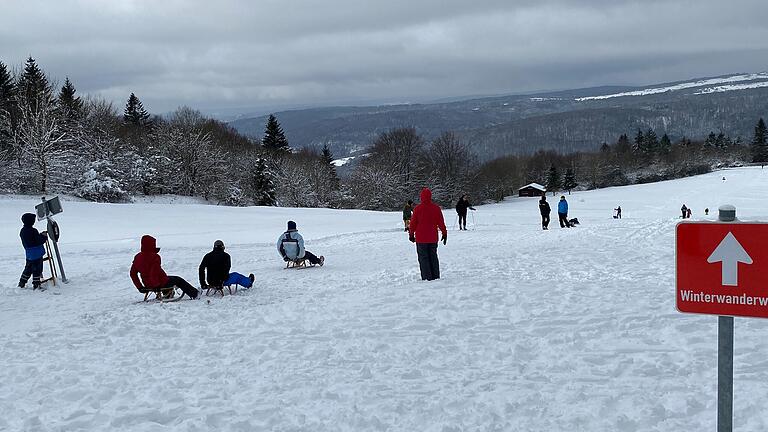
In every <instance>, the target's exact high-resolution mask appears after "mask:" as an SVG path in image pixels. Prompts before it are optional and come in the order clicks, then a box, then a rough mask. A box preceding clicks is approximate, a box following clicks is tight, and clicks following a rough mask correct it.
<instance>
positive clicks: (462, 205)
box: [456, 195, 475, 231]
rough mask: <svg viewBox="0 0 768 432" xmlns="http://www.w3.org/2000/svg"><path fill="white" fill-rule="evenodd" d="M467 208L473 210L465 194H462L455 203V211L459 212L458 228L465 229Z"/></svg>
mask: <svg viewBox="0 0 768 432" xmlns="http://www.w3.org/2000/svg"><path fill="white" fill-rule="evenodd" d="M467 209H469V210H472V211H475V208H474V207H472V203H471V202H469V197H468V196H467V195H462V196H461V198H459V201H458V202H457V203H456V213H458V214H459V230H464V231H466V230H467Z"/></svg>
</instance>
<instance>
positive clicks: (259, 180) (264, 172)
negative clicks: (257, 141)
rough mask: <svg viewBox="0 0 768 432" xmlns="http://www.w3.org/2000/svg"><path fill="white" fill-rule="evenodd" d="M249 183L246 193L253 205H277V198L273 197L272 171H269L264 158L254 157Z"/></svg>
mask: <svg viewBox="0 0 768 432" xmlns="http://www.w3.org/2000/svg"><path fill="white" fill-rule="evenodd" d="M250 183H251V184H250V188H249V190H248V193H249V194H250V195H251V198H252V199H253V203H254V204H255V205H258V206H276V205H277V198H275V185H274V182H273V181H272V173H271V172H270V171H269V169H268V167H267V161H266V160H265V159H264V158H258V159H256V163H255V165H254V167H253V171H252V177H251V179H250Z"/></svg>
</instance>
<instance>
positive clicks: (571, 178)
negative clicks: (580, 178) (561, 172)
mask: <svg viewBox="0 0 768 432" xmlns="http://www.w3.org/2000/svg"><path fill="white" fill-rule="evenodd" d="M578 185H579V184H578V183H577V182H576V173H574V172H573V168H568V169H567V170H565V179H563V189H565V190H567V191H568V195H570V194H571V190H573V189H575V188H576V186H578Z"/></svg>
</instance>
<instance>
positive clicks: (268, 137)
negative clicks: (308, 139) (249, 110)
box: [261, 114, 291, 151]
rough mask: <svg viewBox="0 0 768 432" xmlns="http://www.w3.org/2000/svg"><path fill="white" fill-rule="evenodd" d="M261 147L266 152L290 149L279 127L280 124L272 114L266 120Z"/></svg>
mask: <svg viewBox="0 0 768 432" xmlns="http://www.w3.org/2000/svg"><path fill="white" fill-rule="evenodd" d="M261 145H263V146H264V148H266V149H267V150H286V151H290V149H291V147H290V146H289V145H288V140H287V139H286V138H285V133H283V128H282V127H280V123H279V122H278V121H277V117H275V115H274V114H270V115H269V118H268V119H267V126H266V127H265V129H264V139H262V140H261Z"/></svg>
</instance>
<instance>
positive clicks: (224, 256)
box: [198, 240, 255, 289]
mask: <svg viewBox="0 0 768 432" xmlns="http://www.w3.org/2000/svg"><path fill="white" fill-rule="evenodd" d="M231 268H232V259H231V258H230V257H229V254H228V253H226V252H224V242H223V241H221V240H216V241H215V242H213V250H212V251H210V252H208V253H207V254H205V256H204V257H203V261H201V262H200V267H199V268H198V274H199V277H200V288H202V289H207V288H208V287H223V286H230V285H240V286H241V287H244V288H250V287H251V286H253V281H254V279H255V277H254V276H253V273H251V274H250V275H248V277H245V276H243V275H241V274H240V273H236V272H232V273H230V272H229V270H230V269H231ZM206 273H207V274H206Z"/></svg>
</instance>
